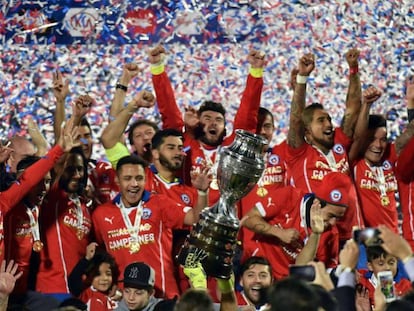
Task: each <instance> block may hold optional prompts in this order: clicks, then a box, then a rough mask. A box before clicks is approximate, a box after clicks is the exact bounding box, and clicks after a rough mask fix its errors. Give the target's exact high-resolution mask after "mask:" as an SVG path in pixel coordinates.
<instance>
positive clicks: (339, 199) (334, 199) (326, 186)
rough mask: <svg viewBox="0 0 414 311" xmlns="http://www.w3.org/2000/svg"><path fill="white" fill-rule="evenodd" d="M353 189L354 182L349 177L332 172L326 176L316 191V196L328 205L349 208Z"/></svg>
mask: <svg viewBox="0 0 414 311" xmlns="http://www.w3.org/2000/svg"><path fill="white" fill-rule="evenodd" d="M351 187H352V180H351V178H350V177H349V176H347V175H345V174H344V173H338V172H332V173H328V174H327V175H325V176H324V178H323V179H322V183H321V187H319V188H318V189H317V190H316V191H315V195H316V197H317V198H319V199H321V200H324V201H326V203H328V204H333V205H339V206H344V207H348V205H349V193H350V191H351Z"/></svg>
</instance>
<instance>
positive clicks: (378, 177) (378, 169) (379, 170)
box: [367, 163, 387, 197]
mask: <svg viewBox="0 0 414 311" xmlns="http://www.w3.org/2000/svg"><path fill="white" fill-rule="evenodd" d="M367 165H368V167H369V168H370V170H371V172H372V175H373V176H374V179H375V181H376V182H377V184H378V189H379V191H380V193H381V197H386V196H387V188H386V183H385V175H384V169H383V167H382V166H375V167H371V166H370V165H369V164H368V163H367Z"/></svg>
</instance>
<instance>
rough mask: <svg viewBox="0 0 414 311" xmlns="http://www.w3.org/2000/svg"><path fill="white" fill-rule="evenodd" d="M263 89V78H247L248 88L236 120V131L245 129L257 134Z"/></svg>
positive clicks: (245, 90)
mask: <svg viewBox="0 0 414 311" xmlns="http://www.w3.org/2000/svg"><path fill="white" fill-rule="evenodd" d="M262 89H263V78H261V77H260V78H254V77H253V76H252V75H251V74H249V75H248V77H247V83H246V88H245V89H244V92H243V95H242V98H241V102H240V107H239V109H238V110H237V113H236V116H235V118H234V129H244V130H247V131H250V132H253V133H255V132H256V126H257V113H258V111H259V107H260V100H261V96H262Z"/></svg>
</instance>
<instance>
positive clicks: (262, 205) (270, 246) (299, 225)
mask: <svg viewBox="0 0 414 311" xmlns="http://www.w3.org/2000/svg"><path fill="white" fill-rule="evenodd" d="M310 198H311V196H310V195H307V194H306V193H305V192H304V191H302V190H300V189H297V188H294V187H292V186H286V187H283V188H278V187H277V186H272V187H269V195H267V196H265V197H262V198H260V199H259V201H258V202H256V204H255V206H256V208H257V209H258V211H259V212H260V214H261V216H262V217H263V219H264V220H265V221H266V222H268V223H269V224H270V225H273V226H277V227H279V228H281V229H291V228H294V229H296V230H298V231H299V233H300V238H299V239H298V240H297V242H296V243H291V244H286V243H283V242H281V241H280V240H279V239H277V238H275V237H271V236H266V235H262V234H258V233H256V234H255V235H254V239H256V240H257V243H258V245H259V246H258V251H257V252H256V254H255V255H256V256H261V257H265V258H267V259H268V260H269V262H270V265H271V266H272V270H273V276H274V277H275V278H276V279H281V278H284V277H286V276H288V275H289V269H288V268H289V265H290V264H294V263H295V260H296V257H297V256H298V254H299V253H300V251H301V250H302V248H303V246H304V243H305V240H306V238H307V236H308V235H309V234H310V233H311V231H310V229H307V228H305V225H304V222H303V219H304V217H305V216H304V213H305V212H304V210H305V203H306V200H307V199H308V200H309V199H310ZM338 253H339V240H338V230H337V228H336V226H334V227H331V228H330V229H329V230H327V231H326V232H324V233H322V234H321V239H320V242H319V247H318V250H317V254H316V258H317V259H318V260H319V261H322V262H324V263H325V266H326V267H327V268H330V267H335V266H336V265H337V259H338Z"/></svg>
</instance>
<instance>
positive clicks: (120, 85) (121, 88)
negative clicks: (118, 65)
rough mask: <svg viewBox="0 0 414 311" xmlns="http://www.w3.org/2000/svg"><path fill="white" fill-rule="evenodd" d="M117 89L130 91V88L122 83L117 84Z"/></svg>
mask: <svg viewBox="0 0 414 311" xmlns="http://www.w3.org/2000/svg"><path fill="white" fill-rule="evenodd" d="M115 88H116V89H120V90H123V91H125V92H126V91H128V87H127V86H125V85H123V84H121V83H117V84H116V86H115Z"/></svg>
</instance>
